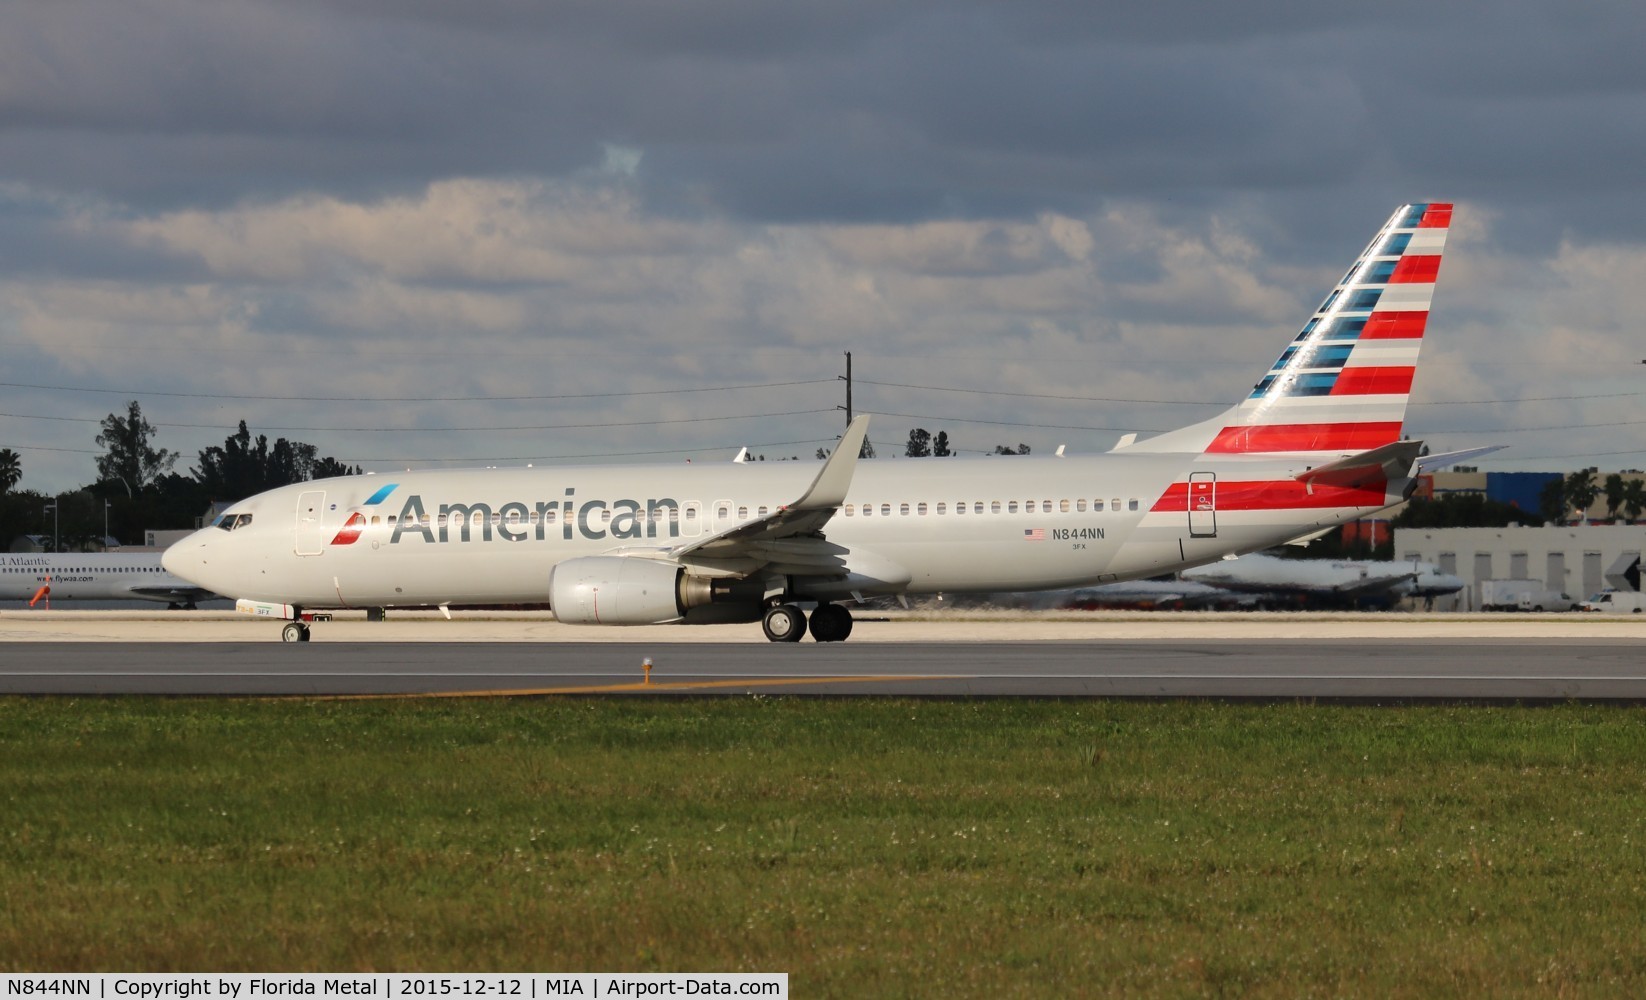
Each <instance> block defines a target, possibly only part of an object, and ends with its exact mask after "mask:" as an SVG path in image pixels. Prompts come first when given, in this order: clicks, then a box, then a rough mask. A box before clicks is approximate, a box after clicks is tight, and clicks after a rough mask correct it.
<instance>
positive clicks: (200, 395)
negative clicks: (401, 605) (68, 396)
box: [0, 378, 835, 426]
mask: <svg viewBox="0 0 1646 1000" xmlns="http://www.w3.org/2000/svg"><path fill="white" fill-rule="evenodd" d="M834 381H835V380H834V379H832V378H813V379H803V380H801V381H798V382H759V383H752V384H748V385H717V386H704V387H702V388H696V389H643V390H635V391H633V392H572V393H557V394H553V395H538V396H256V395H251V394H246V393H217V392H159V391H153V390H148V389H96V388H91V387H88V386H74V385H35V384H33V383H29V382H0V386H3V387H5V388H9V389H45V390H47V391H49V392H89V393H102V394H105V395H111V396H136V397H143V396H166V397H170V398H174V399H255V400H262V401H274V402H281V403H507V402H521V401H525V400H541V399H610V398H612V397H616V396H670V395H679V394H681V393H688V392H731V391H734V390H741V389H776V388H782V387H786V386H795V385H820V384H823V383H826V382H834ZM174 426H180V425H174Z"/></svg>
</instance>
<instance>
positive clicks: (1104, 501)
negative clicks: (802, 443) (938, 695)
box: [166, 454, 1404, 608]
mask: <svg viewBox="0 0 1646 1000" xmlns="http://www.w3.org/2000/svg"><path fill="white" fill-rule="evenodd" d="M1307 467H1308V466H1307V464H1305V463H1304V462H1303V461H1302V460H1288V459H1286V458H1284V457H1279V458H1277V457H1274V456H1267V457H1265V458H1263V459H1252V458H1246V457H1208V456H1195V455H1186V454H1183V455H1170V454H1167V455H1161V454H1138V455H1120V454H1109V455H1100V456H1092V457H1085V458H1072V457H1071V458H1047V459H1039V458H1027V457H998V458H986V459H921V460H879V461H863V462H859V463H858V464H857V468H856V472H855V476H854V478H853V479H852V480H851V486H850V490H849V493H848V494H847V498H846V501H845V503H844V504H843V505H841V506H840V508H839V509H838V510H837V511H836V512H835V513H834V515H833V516H832V519H830V520H829V521H828V523H827V525H826V526H825V527H824V529H823V531H822V534H823V535H824V536H825V537H826V539H827V541H828V543H830V544H831V546H833V547H838V548H839V549H840V550H841V551H840V556H839V563H840V565H839V567H838V570H837V571H828V570H819V569H818V568H817V567H816V566H815V565H796V566H788V567H785V565H784V560H783V556H782V552H781V547H782V545H783V544H784V543H783V542H774V543H771V551H769V552H767V553H766V555H765V558H766V560H767V571H768V572H777V573H782V574H786V575H787V576H789V577H791V578H794V579H796V580H800V581H803V582H802V583H797V584H796V586H795V587H794V588H793V589H794V590H795V591H797V592H800V593H804V594H805V595H806V596H809V597H812V598H815V599H822V600H835V599H844V598H846V597H848V596H853V595H858V596H866V595H869V594H874V593H931V592H938V591H951V592H960V591H997V590H1029V589H1045V588H1053V587H1070V586H1079V585H1081V584H1086V583H1096V582H1102V581H1108V580H1117V579H1127V578H1135V577H1140V576H1148V575H1154V574H1157V573H1162V572H1167V571H1170V570H1173V569H1177V568H1180V567H1183V566H1188V565H1194V564H1198V563H1203V562H1207V561H1210V560H1214V559H1218V558H1220V557H1222V556H1223V555H1225V554H1227V553H1231V552H1244V551H1250V550H1253V549H1258V548H1263V547H1265V546H1268V545H1272V544H1275V543H1277V542H1281V541H1285V540H1287V539H1290V538H1294V537H1297V536H1298V535H1301V534H1305V533H1309V532H1311V531H1315V530H1318V529H1319V528H1320V527H1325V526H1329V525H1332V524H1336V523H1340V522H1342V521H1344V520H1347V519H1351V518H1354V517H1358V516H1361V515H1363V514H1365V513H1368V512H1370V511H1372V510H1376V509H1379V508H1382V507H1385V506H1387V505H1389V504H1392V503H1396V502H1398V501H1399V500H1400V498H1401V492H1402V490H1403V488H1404V481H1397V482H1395V483H1393V484H1382V483H1380V484H1379V486H1378V488H1377V489H1376V490H1365V489H1361V490H1355V491H1336V492H1337V493H1341V494H1343V496H1335V495H1334V494H1333V491H1329V490H1324V491H1323V490H1316V491H1313V492H1312V493H1310V494H1308V495H1307V496H1305V493H1306V491H1304V490H1303V488H1302V487H1298V486H1296V484H1295V483H1293V482H1292V480H1291V477H1292V476H1294V475H1295V474H1297V473H1299V472H1302V471H1304V470H1305V469H1306V468H1307ZM816 471H817V466H816V465H813V464H811V463H799V462H783V463H748V464H736V463H726V464H723V465H703V464H695V465H694V464H679V465H663V466H658V465H652V466H629V467H621V466H607V467H603V466H582V467H564V468H540V469H490V470H465V471H456V470H453V471H430V472H407V473H402V474H397V475H371V476H354V477H346V478H339V479H329V480H322V481H316V482H312V483H303V484H299V485H295V486H290V487H285V488H282V489H278V490H273V491H271V492H269V493H265V494H262V495H260V496H257V497H253V498H251V499H250V500H247V501H243V502H242V503H239V504H236V505H235V506H233V507H232V508H230V509H229V511H228V512H226V514H225V515H224V521H225V522H227V523H228V524H230V525H233V524H235V523H236V520H237V519H238V520H239V522H240V523H239V525H238V526H237V527H234V528H233V530H224V529H223V528H218V527H212V528H206V529H203V530H201V531H199V532H196V533H195V534H194V535H191V536H189V537H188V538H186V539H184V540H183V541H181V542H179V543H177V545H175V546H173V548H172V549H171V550H170V551H169V552H168V553H167V556H166V560H167V561H166V565H167V566H168V567H170V568H172V569H173V570H174V571H176V572H178V573H179V574H181V575H183V576H185V577H187V578H188V579H191V580H194V581H196V582H199V583H200V584H201V585H203V586H206V587H208V588H211V589H213V590H217V591H219V592H222V593H225V594H227V595H229V596H233V597H236V598H246V599H250V600H256V601H270V602H280V603H286V604H295V605H301V606H303V607H307V608H324V607H393V606H428V605H441V604H456V605H462V604H506V603H535V602H542V601H544V600H546V596H547V593H548V582H549V578H550V574H551V571H552V569H553V567H554V566H555V565H556V564H557V563H560V562H562V561H564V560H567V559H572V558H578V557H586V556H598V555H603V554H614V553H615V554H624V555H636V554H644V553H647V552H651V551H660V550H664V549H668V548H671V547H676V546H680V545H682V544H684V543H687V542H689V541H691V540H692V539H694V538H698V537H701V536H705V535H708V534H712V533H718V532H721V531H724V530H726V529H727V528H731V527H733V526H735V525H737V524H738V523H741V522H744V521H748V520H751V519H757V518H759V517H761V516H763V515H766V514H768V513H771V512H773V511H775V510H777V509H778V508H779V507H780V506H781V505H784V504H788V503H792V502H793V501H794V500H795V498H796V497H797V496H798V495H799V494H800V493H801V492H802V491H803V490H804V489H805V487H806V485H807V483H808V482H809V481H810V480H811V478H812V476H813V475H814V474H815V473H816ZM1191 471H1192V472H1195V473H1196V475H1197V476H1199V477H1200V478H1201V479H1202V480H1203V481H1215V482H1216V483H1217V484H1218V486H1217V488H1216V489H1215V490H1213V491H1211V494H1212V496H1213V497H1214V498H1215V497H1216V496H1218V495H1222V496H1225V497H1228V498H1230V504H1229V506H1228V507H1226V508H1225V507H1219V506H1217V503H1216V500H1215V499H1213V500H1211V501H1210V502H1209V503H1208V502H1207V500H1206V498H1205V497H1202V498H1201V508H1202V509H1199V510H1198V511H1197V512H1196V513H1195V515H1194V519H1193V520H1191V514H1190V512H1189V511H1188V509H1187V507H1186V498H1185V496H1184V495H1183V494H1182V492H1181V489H1180V490H1179V492H1178V493H1177V494H1176V496H1175V499H1174V498H1173V493H1172V491H1173V486H1174V484H1179V486H1180V487H1181V485H1182V484H1184V483H1186V482H1187V479H1188V474H1189V473H1190V472H1191ZM1277 484H1278V485H1277ZM389 487H392V489H389ZM1277 488H1280V489H1281V491H1282V492H1284V493H1285V494H1286V496H1287V497H1290V498H1292V499H1290V500H1287V501H1285V503H1286V504H1289V505H1284V506H1279V507H1276V506H1274V505H1273V503H1271V502H1269V501H1268V500H1266V499H1264V498H1265V497H1269V496H1270V495H1271V494H1273V493H1274V492H1275V490H1276V489H1277ZM1298 498H1302V499H1298ZM374 500H375V502H371V501H374ZM465 512H466V514H467V516H464V513H465ZM356 514H358V515H360V516H359V517H358V518H355V516H354V515H356ZM246 515H249V519H248V518H246ZM350 521H354V523H355V527H354V528H353V529H349V530H345V527H346V525H347V524H348V523H349V522H350ZM351 531H352V537H351ZM683 561H684V562H685V563H686V564H687V566H688V568H689V569H692V570H693V571H694V572H702V573H704V574H706V575H710V576H713V575H721V576H731V575H738V574H740V573H743V572H746V571H747V570H748V567H745V566H740V565H738V564H737V563H736V561H735V560H733V561H732V562H730V563H726V564H719V563H717V562H716V560H713V559H708V558H705V559H701V560H697V561H695V562H694V561H693V560H691V559H689V558H688V559H686V560H683Z"/></svg>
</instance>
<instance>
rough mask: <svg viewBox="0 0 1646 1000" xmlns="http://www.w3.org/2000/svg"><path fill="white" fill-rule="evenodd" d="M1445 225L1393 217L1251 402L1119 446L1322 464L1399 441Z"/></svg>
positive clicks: (1447, 210)
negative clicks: (1307, 458)
mask: <svg viewBox="0 0 1646 1000" xmlns="http://www.w3.org/2000/svg"><path fill="white" fill-rule="evenodd" d="M1451 221H1452V206H1451V205H1450V204H1448V203H1443V202H1432V203H1429V204H1418V205H1406V206H1404V207H1402V208H1401V209H1399V210H1398V211H1396V212H1395V214H1394V215H1392V216H1390V217H1389V221H1388V222H1387V223H1385V224H1384V226H1383V229H1382V230H1381V231H1380V232H1379V233H1378V234H1377V237H1376V238H1375V239H1373V240H1372V242H1371V243H1370V244H1369V245H1368V246H1367V247H1366V249H1365V251H1364V252H1363V253H1362V254H1361V255H1360V258H1359V259H1358V260H1356V261H1355V263H1354V266H1353V267H1351V268H1349V271H1348V273H1347V274H1346V275H1345V276H1344V277H1343V280H1342V282H1340V283H1339V284H1338V286H1337V287H1336V288H1335V289H1333V290H1332V293H1331V294H1330V295H1328V296H1327V297H1326V300H1325V301H1324V302H1322V303H1321V304H1320V308H1319V309H1317V310H1316V311H1315V314H1314V316H1313V317H1311V318H1310V319H1309V321H1308V322H1307V323H1305V324H1304V326H1303V331H1302V332H1301V333H1299V334H1298V335H1297V338H1296V340H1294V341H1293V343H1292V345H1291V346H1290V347H1288V348H1286V350H1285V351H1284V352H1283V353H1282V354H1281V355H1280V359H1279V360H1277V361H1276V362H1275V363H1274V366H1273V367H1272V368H1271V369H1270V370H1269V372H1268V373H1267V374H1266V375H1264V376H1263V378H1262V379H1261V380H1260V381H1259V382H1258V383H1257V385H1256V386H1255V387H1254V388H1253V389H1252V392H1251V395H1250V396H1248V397H1247V398H1246V399H1245V400H1244V401H1242V402H1241V403H1239V404H1238V405H1236V406H1234V407H1232V408H1230V409H1229V410H1227V411H1225V412H1224V413H1222V414H1220V415H1218V416H1216V417H1214V418H1212V419H1211V420H1206V421H1202V422H1200V423H1197V424H1193V425H1191V426H1189V427H1185V428H1182V429H1180V430H1175V431H1169V432H1167V433H1165V434H1162V435H1159V436H1157V437H1153V438H1148V439H1145V440H1143V441H1138V442H1136V443H1133V444H1128V445H1126V446H1124V448H1123V449H1117V450H1124V451H1130V452H1134V453H1135V452H1189V453H1204V454H1208V455H1246V454H1287V455H1305V456H1319V457H1320V458H1322V459H1323V460H1324V459H1327V458H1329V457H1338V456H1343V455H1348V454H1354V453H1358V452H1365V451H1370V450H1372V449H1374V448H1378V447H1381V446H1383V445H1386V444H1390V443H1392V442H1394V441H1397V440H1399V439H1400V431H1401V424H1402V422H1403V421H1404V420H1405V416H1406V401H1407V399H1408V397H1409V396H1410V394H1411V388H1412V376H1413V374H1414V373H1415V372H1416V370H1417V369H1416V366H1417V355H1418V349H1419V348H1421V347H1422V346H1423V329H1424V326H1425V325H1426V323H1427V321H1428V318H1429V304H1430V300H1431V299H1432V298H1433V296H1434V288H1435V278H1436V276H1437V275H1438V274H1439V272H1440V257H1441V253H1442V251H1443V250H1444V248H1445V245H1446V231H1447V229H1448V228H1449V227H1450V226H1451Z"/></svg>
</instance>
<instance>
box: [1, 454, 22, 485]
mask: <svg viewBox="0 0 1646 1000" xmlns="http://www.w3.org/2000/svg"><path fill="white" fill-rule="evenodd" d="M22 478H23V464H22V462H20V461H19V460H18V458H17V452H15V451H12V450H11V449H10V448H0V493H4V492H6V491H7V490H9V489H11V488H12V487H13V486H16V485H17V481H18V480H20V479H22Z"/></svg>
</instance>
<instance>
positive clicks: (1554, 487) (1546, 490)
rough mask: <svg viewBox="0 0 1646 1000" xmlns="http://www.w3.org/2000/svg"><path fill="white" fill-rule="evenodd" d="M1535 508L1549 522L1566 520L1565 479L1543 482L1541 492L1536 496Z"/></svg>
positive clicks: (1556, 522)
mask: <svg viewBox="0 0 1646 1000" xmlns="http://www.w3.org/2000/svg"><path fill="white" fill-rule="evenodd" d="M1537 509H1538V512H1539V513H1541V514H1542V515H1543V519H1544V520H1545V521H1547V522H1549V523H1550V524H1560V523H1562V522H1563V521H1565V520H1566V482H1565V480H1562V479H1551V480H1549V481H1548V482H1546V483H1544V484H1543V492H1542V493H1540V494H1538V498H1537Z"/></svg>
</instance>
